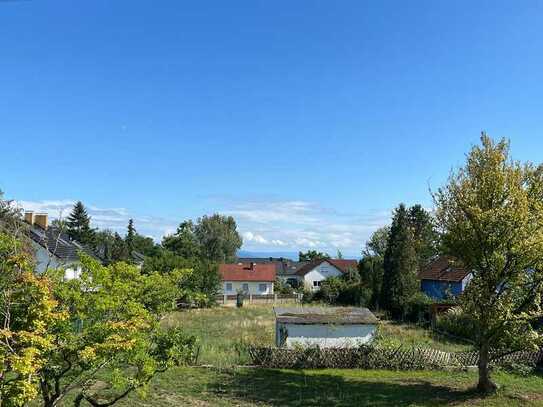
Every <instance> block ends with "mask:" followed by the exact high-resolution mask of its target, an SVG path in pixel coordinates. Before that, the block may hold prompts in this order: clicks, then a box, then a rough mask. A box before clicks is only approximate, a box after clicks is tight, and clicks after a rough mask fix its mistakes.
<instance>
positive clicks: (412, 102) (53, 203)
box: [0, 0, 543, 254]
mask: <svg viewBox="0 0 543 407" xmlns="http://www.w3.org/2000/svg"><path fill="white" fill-rule="evenodd" d="M542 13H543V3H542V2H539V1H523V2H510V1H504V2H501V1H478V2H472V1H454V2H451V1H449V2H446V1H413V2H400V1H359V0H357V1H347V0H343V1H340V2H332V1H301V0H300V1H295V2H293V1H273V2H272V1H256V0H253V1H228V2H226V1H213V2H212V1H193V2H185V1H177V0H176V1H167V0H162V1H160V2H150V1H134V0H131V1H124V0H115V1H110V0H108V1H101V0H93V1H87V2H80V1H78V2H74V1H61V0H58V1H47V0H41V1H32V0H30V1H0V140H1V146H2V150H3V151H2V154H1V155H0V157H1V158H0V188H1V189H2V190H4V191H5V193H6V196H7V197H10V198H14V199H16V200H18V201H19V202H21V204H22V205H23V206H25V207H27V208H34V209H39V210H48V211H50V212H51V213H53V212H55V211H57V210H58V208H66V207H69V206H70V205H71V203H72V202H73V201H74V200H76V199H81V200H82V201H83V202H84V203H86V204H87V205H88V206H89V207H90V208H91V213H92V215H93V217H94V222H95V225H96V226H99V227H106V226H109V227H112V228H120V227H123V226H124V224H125V223H126V219H127V218H128V217H134V218H135V219H136V226H139V229H140V232H142V233H144V234H148V235H152V236H154V237H156V238H157V239H159V238H160V237H161V236H162V235H163V234H164V233H168V232H171V231H173V230H174V229H175V227H176V224H177V223H179V222H180V221H181V220H184V219H187V218H195V217H198V216H200V215H203V214H206V213H213V212H221V213H228V214H232V215H234V216H235V217H236V219H237V221H238V224H239V228H240V231H241V232H242V233H243V235H244V241H245V243H244V248H245V249H252V250H261V251H262V250H264V251H266V250H298V249H307V248H317V249H321V250H327V251H329V252H332V253H333V252H334V251H335V250H336V248H340V249H341V250H343V252H344V253H348V254H357V253H358V252H359V251H360V248H361V247H362V246H363V244H364V242H365V240H366V239H367V237H368V236H369V234H370V233H371V232H372V231H373V230H375V228H377V227H378V226H380V225H382V224H385V223H387V222H388V218H389V216H390V211H391V209H392V208H394V207H395V206H396V205H397V204H398V203H399V202H406V203H408V204H413V203H421V204H423V205H424V206H426V207H431V199H430V195H429V193H428V187H429V185H430V186H431V187H434V188H435V187H437V186H439V185H440V184H441V183H443V182H444V180H445V179H446V177H447V175H448V173H449V171H450V169H451V168H452V167H454V166H457V165H459V164H461V163H462V161H463V158H464V154H465V153H466V152H467V151H468V149H469V147H470V146H471V145H472V144H473V143H476V142H477V141H478V136H479V133H480V131H481V130H486V131H487V132H488V133H489V134H491V135H493V136H495V137H502V136H505V137H508V138H510V139H511V142H512V152H513V154H514V156H515V158H518V159H522V160H531V161H534V162H540V161H542V155H543V132H542V131H543V121H542V117H543V114H542V113H543V99H542V96H541V95H543V29H542V27H541V15H542ZM65 211H66V210H65Z"/></svg>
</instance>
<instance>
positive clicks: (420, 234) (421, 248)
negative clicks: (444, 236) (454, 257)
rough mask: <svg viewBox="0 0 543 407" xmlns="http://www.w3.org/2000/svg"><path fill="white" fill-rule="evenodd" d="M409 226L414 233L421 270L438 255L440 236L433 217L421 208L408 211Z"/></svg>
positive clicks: (415, 207)
mask: <svg viewBox="0 0 543 407" xmlns="http://www.w3.org/2000/svg"><path fill="white" fill-rule="evenodd" d="M408 219H409V226H410V228H411V230H412V232H413V240H414V242H413V243H414V245H415V252H416V253H417V257H418V263H419V269H421V268H422V267H424V266H425V265H426V263H427V262H428V260H429V259H430V258H432V257H433V256H434V255H436V254H437V251H438V250H437V246H438V234H437V231H436V227H435V225H434V219H433V218H432V216H431V215H430V214H429V213H428V212H427V211H426V210H425V209H424V208H423V207H422V206H421V205H414V206H412V207H410V208H409V211H408Z"/></svg>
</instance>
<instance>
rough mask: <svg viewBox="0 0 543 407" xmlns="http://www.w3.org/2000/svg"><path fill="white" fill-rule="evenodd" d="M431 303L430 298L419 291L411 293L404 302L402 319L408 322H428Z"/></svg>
mask: <svg viewBox="0 0 543 407" xmlns="http://www.w3.org/2000/svg"><path fill="white" fill-rule="evenodd" d="M432 303H433V301H432V299H431V298H430V297H428V296H427V295H425V294H423V293H421V292H418V293H415V294H413V295H412V296H411V297H410V298H409V299H408V300H407V301H406V302H405V304H404V311H403V315H404V320H407V321H410V322H429V321H430V305H431V304H432Z"/></svg>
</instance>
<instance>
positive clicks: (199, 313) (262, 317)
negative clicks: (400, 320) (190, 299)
mask: <svg viewBox="0 0 543 407" xmlns="http://www.w3.org/2000/svg"><path fill="white" fill-rule="evenodd" d="M164 324H165V325H167V326H177V325H179V326H182V327H183V328H184V329H185V331H186V332H187V333H190V334H192V335H195V336H197V337H198V338H199V340H200V344H201V352H200V358H199V363H201V364H209V365H213V366H216V367H231V366H234V365H240V364H245V363H247V362H248V360H247V359H246V356H245V355H244V354H243V352H242V353H241V354H240V352H239V350H240V346H239V345H240V344H241V343H250V344H261V345H273V344H274V337H275V336H274V335H275V332H274V331H275V323H274V314H273V308H272V307H271V306H256V305H254V306H246V307H243V308H241V309H237V308H234V307H217V308H212V309H201V310H191V311H181V312H175V313H172V314H171V315H170V316H169V317H168V318H167V319H166V320H165V321H164ZM380 332H381V333H380V335H381V337H382V340H384V341H386V342H387V343H388V344H389V345H392V346H400V345H404V346H408V347H409V346H418V347H427V348H434V349H439V350H443V351H450V352H456V351H464V350H469V349H470V347H469V346H468V345H466V344H463V343H460V342H456V341H452V340H449V339H446V338H443V337H440V336H438V335H436V334H433V333H432V332H430V331H428V330H426V329H423V328H420V327H417V326H416V325H408V324H397V323H391V322H384V323H382V324H381V327H380Z"/></svg>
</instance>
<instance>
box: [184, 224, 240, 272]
mask: <svg viewBox="0 0 543 407" xmlns="http://www.w3.org/2000/svg"><path fill="white" fill-rule="evenodd" d="M194 234H195V235H196V238H197V239H198V242H199V244H200V249H201V252H202V256H203V257H204V258H205V259H206V260H207V261H214V262H222V263H228V262H232V261H234V260H235V259H236V252H237V251H238V250H239V248H240V247H241V244H242V239H241V236H240V235H239V233H238V231H237V226H236V221H235V220H234V218H233V217H232V216H223V215H219V214H214V215H211V216H203V217H201V218H199V219H198V222H197V223H196V226H195V227H194Z"/></svg>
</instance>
